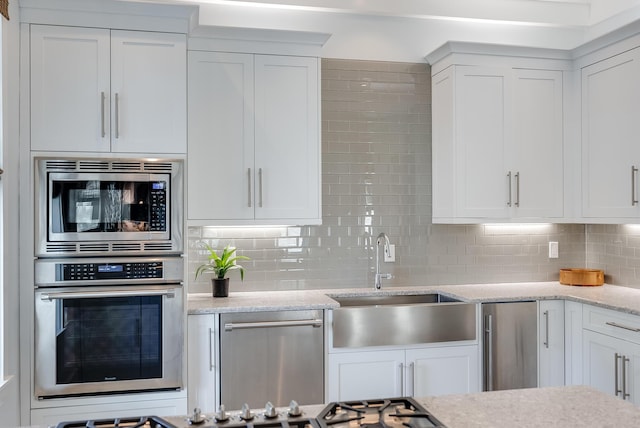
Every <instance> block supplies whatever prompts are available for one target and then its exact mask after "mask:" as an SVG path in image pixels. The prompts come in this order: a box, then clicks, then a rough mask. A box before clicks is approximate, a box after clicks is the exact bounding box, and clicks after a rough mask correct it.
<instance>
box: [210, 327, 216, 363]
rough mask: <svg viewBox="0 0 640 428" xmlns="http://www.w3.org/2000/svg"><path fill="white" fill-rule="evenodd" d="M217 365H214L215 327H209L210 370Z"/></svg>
mask: <svg viewBox="0 0 640 428" xmlns="http://www.w3.org/2000/svg"><path fill="white" fill-rule="evenodd" d="M214 368H215V366H214V365H213V329H212V328H211V327H209V371H210V372H212V371H213V369H214Z"/></svg>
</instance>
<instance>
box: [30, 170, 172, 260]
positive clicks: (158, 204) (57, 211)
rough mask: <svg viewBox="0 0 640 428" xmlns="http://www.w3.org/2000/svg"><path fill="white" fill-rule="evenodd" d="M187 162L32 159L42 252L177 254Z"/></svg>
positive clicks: (44, 254) (48, 254)
mask: <svg viewBox="0 0 640 428" xmlns="http://www.w3.org/2000/svg"><path fill="white" fill-rule="evenodd" d="M182 189H183V164H182V161H181V160H168V159H160V160H158V159H107V158H105V159H102V158H96V159H81V158H78V159H74V158H69V159H59V158H36V159H35V198H36V199H35V210H36V216H35V238H36V251H35V252H36V256H37V257H56V256H65V257H68V256H87V255H103V254H108V255H130V254H132V253H133V252H137V253H138V254H180V253H181V252H182V245H183V236H182V232H183V231H182V224H183V206H184V201H183V200H182V197H183V192H182Z"/></svg>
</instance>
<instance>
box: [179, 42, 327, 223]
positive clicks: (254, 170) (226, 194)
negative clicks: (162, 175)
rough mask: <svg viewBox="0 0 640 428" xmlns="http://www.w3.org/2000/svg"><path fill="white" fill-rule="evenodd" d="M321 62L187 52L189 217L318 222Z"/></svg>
mask: <svg viewBox="0 0 640 428" xmlns="http://www.w3.org/2000/svg"><path fill="white" fill-rule="evenodd" d="M318 67H319V60H318V58H315V57H292V56H277V55H254V54H242V53H220V52H200V51H192V52H189V120H188V122H189V125H188V128H189V146H188V162H189V172H188V179H189V180H188V188H189V197H188V219H189V220H190V221H191V222H192V224H194V222H195V223H198V222H200V223H202V224H274V223H275V224H319V223H320V222H321V205H320V198H321V194H320V129H319V125H320V122H319V117H320V114H319V103H320V97H319V82H320V81H319V68H318Z"/></svg>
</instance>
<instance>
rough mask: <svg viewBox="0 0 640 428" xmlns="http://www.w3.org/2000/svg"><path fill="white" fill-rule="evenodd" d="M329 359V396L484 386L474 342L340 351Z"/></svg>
mask: <svg viewBox="0 0 640 428" xmlns="http://www.w3.org/2000/svg"><path fill="white" fill-rule="evenodd" d="M328 358H329V362H328V400H329V401H339V400H361V399H373V398H384V397H397V396H415V397H423V396H427V395H442V394H456V393H468V392H478V391H480V375H479V357H478V346H477V345H475V344H474V345H459V346H438V347H425V348H412V349H383V350H366V351H354V352H341V353H334V354H329V356H328Z"/></svg>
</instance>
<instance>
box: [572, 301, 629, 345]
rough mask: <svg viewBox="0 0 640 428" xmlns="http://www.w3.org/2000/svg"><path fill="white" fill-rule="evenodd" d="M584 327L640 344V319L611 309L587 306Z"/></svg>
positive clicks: (583, 314)
mask: <svg viewBox="0 0 640 428" xmlns="http://www.w3.org/2000/svg"><path fill="white" fill-rule="evenodd" d="M582 316H583V319H582V320H583V327H584V328H585V329H587V330H592V331H597V332H599V333H604V334H607V335H609V336H614V337H618V338H620V339H624V340H628V341H630V342H635V343H640V317H639V316H636V315H631V314H626V313H624V312H618V311H612V310H610V309H604V308H598V307H595V306H589V305H585V306H584V310H583V312H582Z"/></svg>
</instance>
